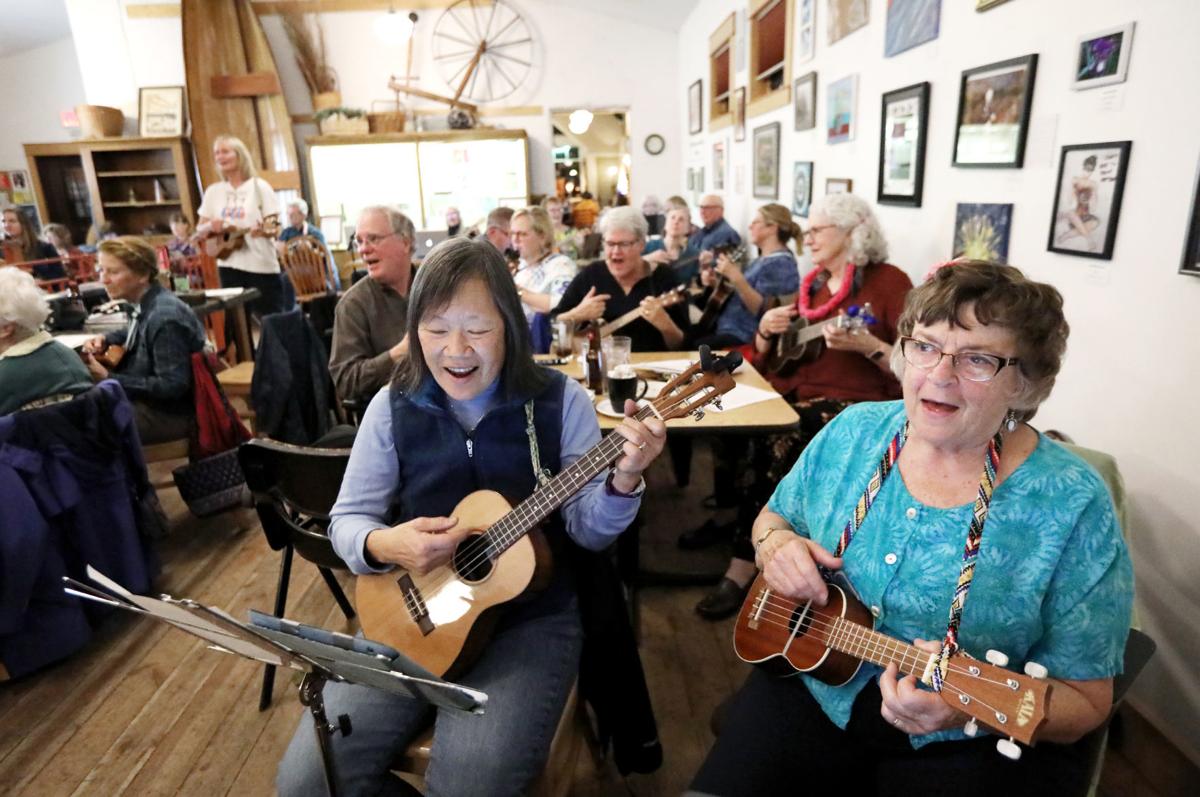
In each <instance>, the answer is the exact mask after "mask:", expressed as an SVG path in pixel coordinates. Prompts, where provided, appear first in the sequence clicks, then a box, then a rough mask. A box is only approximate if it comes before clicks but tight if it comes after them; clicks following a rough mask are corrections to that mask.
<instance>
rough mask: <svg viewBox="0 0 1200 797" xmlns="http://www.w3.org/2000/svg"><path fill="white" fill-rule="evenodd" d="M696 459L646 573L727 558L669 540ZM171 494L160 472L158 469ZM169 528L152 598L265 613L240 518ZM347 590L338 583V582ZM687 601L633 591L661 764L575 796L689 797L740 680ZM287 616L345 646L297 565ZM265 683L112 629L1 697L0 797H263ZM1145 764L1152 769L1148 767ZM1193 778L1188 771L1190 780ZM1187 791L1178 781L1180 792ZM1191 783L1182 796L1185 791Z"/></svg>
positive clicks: (263, 552)
mask: <svg viewBox="0 0 1200 797" xmlns="http://www.w3.org/2000/svg"><path fill="white" fill-rule="evenodd" d="M704 455H705V452H703V451H702V450H698V452H697V462H696V466H697V467H696V468H695V469H694V472H695V473H696V474H697V479H696V481H697V482H698V483H697V484H695V485H693V487H692V488H691V489H687V490H681V489H678V488H676V487H674V486H673V484H671V483H670V479H669V476H668V472H667V469H666V467H665V465H664V466H662V467H658V466H656V469H655V471H654V473H653V474H652V475H653V478H652V479H651V492H652V498H651V499H650V500H648V501H647V529H648V531H647V534H646V537H645V540H644V544H643V545H642V551H643V555H644V558H645V560H646V562H645V563H646V565H647V566H653V567H659V568H663V569H666V568H671V569H676V570H678V569H685V568H689V567H692V568H697V569H700V570H704V569H706V568H707V569H712V568H714V567H716V568H718V569H719V567H720V565H721V562H722V560H723V557H724V554H723V553H721V552H706V553H702V554H686V555H685V554H680V553H679V552H677V551H676V550H675V546H674V544H673V540H674V538H675V536H676V535H677V534H678V532H679V531H681V530H683V529H685V528H688V527H689V526H690V525H692V524H694V523H695V522H697V521H698V520H699V519H702V518H703V517H704V515H703V512H702V510H700V508H699V501H700V498H701V496H702V495H703V494H704V493H705V492H707V490H706V489H704V488H705V487H707V486H708V484H709V479H708V478H706V477H702V476H700V475H699V474H703V473H705V472H706V470H705V467H704V463H705V462H706V461H707V460H706V458H705V456H704ZM153 475H154V477H155V480H156V481H158V482H160V483H168V484H169V468H166V467H162V466H155V468H154V470H153ZM159 492H160V495H161V496H162V497H163V500H164V504H165V505H166V508H167V510H168V514H169V515H170V517H171V520H172V523H173V526H174V528H175V531H174V534H173V535H172V536H171V537H170V538H169V539H168V540H166V541H164V542H163V543H161V544H159V546H158V551H159V553H160V555H161V558H162V561H163V570H162V576H161V578H160V579H159V582H158V585H157V586H158V589H160V590H161V591H163V592H167V593H170V594H172V595H175V596H176V597H185V596H186V597H190V598H193V599H195V600H198V601H200V602H202V603H205V604H210V605H216V606H220V607H222V608H224V609H226V610H227V611H229V612H231V613H232V614H233V615H234V616H239V617H244V616H245V613H246V610H247V609H249V608H258V609H262V610H268V611H269V610H270V608H271V606H272V601H273V597H274V594H275V583H276V578H277V568H278V561H279V560H278V554H276V553H275V552H273V551H271V550H270V549H269V548H268V546H267V545H266V542H265V540H264V538H263V536H262V532H261V530H260V529H259V527H258V522H257V517H256V516H255V514H254V512H253V511H252V510H239V511H237V512H231V513H227V514H224V515H222V516H220V517H218V518H215V519H210V520H206V521H200V520H196V519H195V518H192V517H191V516H190V515H189V514H188V513H187V511H186V509H185V508H184V507H183V506H182V504H181V503H180V501H179V498H178V494H177V493H176V492H175V490H174V489H173V488H170V487H164V488H162V489H160V491H159ZM343 581H344V582H348V579H343ZM703 591H704V590H703V588H700V587H686V588H684V587H647V588H643V589H641V590H640V591H639V599H638V624H639V629H640V634H641V652H642V661H643V664H644V666H645V668H646V673H647V679H648V681H649V687H650V693H651V695H652V697H653V700H654V706H655V712H656V715H657V719H658V723H659V731H660V736H661V739H662V744H663V749H664V752H665V759H664V762H663V766H662V768H661V769H660V770H659V771H657V772H655V773H653V774H650V775H633V776H630V777H629V778H628V779H622V778H621V777H620V776H619V775H618V774H617V772H616V769H615V767H614V766H613V765H612V763H611V761H605V762H602V763H600V764H599V765H597V764H596V763H595V762H594V761H593V759H592V758H591V757H590V756H587V755H584V756H581V758H580V763H579V765H578V767H577V770H576V777H575V786H574V788H573V790H572V793H573V794H576V795H581V796H582V797H598V796H600V795H624V794H633V795H637V796H638V797H654V796H655V795H663V796H664V797H665V796H666V795H677V794H679V793H680V792H681V791H683V789H685V788H686V786H687V784H688V781H689V779H690V778H691V776H692V775H693V773H695V771H696V769H697V768H698V766H699V764H700V762H701V761H702V760H703V757H704V755H705V752H706V751H707V749H708V746H709V744H710V743H711V741H712V736H711V734H710V732H709V729H708V722H709V717H710V715H711V713H712V709H713V707H714V706H716V705H717V704H718V703H719V702H720V701H721V700H723V699H724V698H725V697H726V696H727V695H728V694H730V693H731V692H732V691H733V689H734V688H735V687H736V685H737V684H738V683H739V682H740V680H741V679H742V678H743V677H744V676H745V673H746V671H747V668H746V666H745V665H743V664H741V663H740V662H738V661H737V660H736V659H735V657H734V656H733V653H732V649H731V647H730V635H731V628H732V620H730V621H725V622H723V623H716V624H714V623H707V622H704V621H702V620H701V619H699V618H698V617H697V616H696V615H695V613H694V612H693V609H692V607H693V605H694V604H695V602H696V600H698V599H699V597H700V596H701V595H702V594H703ZM287 615H288V616H289V617H291V618H293V619H296V620H299V621H302V622H307V623H315V624H318V625H322V626H325V627H327V628H332V629H339V630H346V631H354V630H356V628H355V627H354V626H352V625H351V624H348V623H347V622H346V621H345V618H344V617H342V615H341V613H340V611H339V610H338V609H337V607H336V605H335V604H334V602H333V599H332V597H331V596H330V594H329V591H328V589H327V588H326V587H325V585H324V583H323V582H322V581H321V579H320V577H319V576H318V574H317V571H316V569H315V568H314V567H312V566H310V565H308V564H307V563H306V562H303V561H302V560H300V559H299V558H297V561H296V565H295V567H294V568H293V575H292V582H291V594H290V599H289V601H288V609H287ZM261 674H262V670H261V668H260V667H259V666H257V665H255V664H253V663H251V662H248V661H245V660H243V659H240V658H234V657H231V656H228V655H224V654H220V653H216V652H213V651H209V650H206V649H205V648H204V646H203V644H202V643H201V642H199V641H198V640H195V639H194V638H192V637H190V636H187V635H185V634H183V633H180V632H178V631H175V630H172V629H168V628H167V627H165V626H162V625H160V624H157V623H152V622H149V621H143V620H140V619H139V618H136V617H131V616H127V615H121V616H113V617H111V618H109V620H108V621H107V622H106V623H105V624H104V626H103V627H102V629H101V630H100V632H99V633H98V634H97V635H96V637H95V639H94V640H93V641H92V643H91V644H90V645H89V646H88V648H87V649H85V650H84V651H83V652H81V653H80V654H78V655H76V656H74V657H73V658H71V659H69V660H68V661H66V662H63V663H62V664H60V665H58V666H56V667H52V668H49V669H47V670H45V671H43V672H40V673H37V674H35V675H33V676H30V677H26V678H23V679H19V680H17V681H15V682H10V683H2V684H0V794H14V795H37V797H43V796H44V795H72V794H95V795H119V794H134V795H158V794H162V795H168V794H183V795H205V797H208V796H209V795H222V794H228V795H267V794H271V793H273V778H274V774H275V767H276V764H277V762H278V761H279V759H280V757H281V755H282V753H283V750H284V748H285V747H286V745H287V743H288V740H289V739H290V737H291V735H292V733H293V731H294V730H295V728H296V726H297V723H298V722H299V721H300V719H301V715H302V712H303V709H302V707H301V706H300V705H299V703H298V701H297V699H296V696H295V687H296V685H297V684H298V682H299V676H298V675H296V676H293V675H292V674H291V673H289V672H282V673H280V676H279V677H278V678H277V680H276V686H275V699H274V703H273V704H272V706H271V708H270V709H269V710H267V711H265V712H261V713H260V712H259V711H258V693H259V685H260V682H261ZM1144 754H1145V750H1144V748H1137V755H1136V757H1135V758H1134V760H1131V759H1130V758H1128V757H1121V756H1118V757H1115V758H1114V761H1113V764H1114V767H1113V772H1112V775H1111V777H1109V774H1108V773H1107V772H1106V782H1105V784H1104V787H1103V788H1102V790H1101V793H1102V794H1105V795H1112V797H1116V795H1128V794H1137V795H1147V796H1148V797H1158V795H1164V796H1165V795H1168V794H1183V793H1184V789H1182V788H1181V789H1179V790H1176V789H1173V788H1171V787H1170V786H1166V787H1164V786H1163V785H1162V779H1161V777H1158V778H1153V780H1154V781H1156V783H1155V784H1154V785H1152V784H1151V782H1150V780H1149V779H1147V778H1146V777H1145V776H1143V775H1142V774H1140V773H1139V771H1138V770H1139V768H1140V764H1139V762H1138V761H1137V760H1136V758H1141V757H1143V756H1144ZM1158 760H1162V757H1161V756H1160V757H1159V758H1158ZM1193 772H1194V770H1193ZM1187 782H1188V781H1186V780H1185V781H1183V783H1187ZM1192 783H1193V784H1194V781H1192Z"/></svg>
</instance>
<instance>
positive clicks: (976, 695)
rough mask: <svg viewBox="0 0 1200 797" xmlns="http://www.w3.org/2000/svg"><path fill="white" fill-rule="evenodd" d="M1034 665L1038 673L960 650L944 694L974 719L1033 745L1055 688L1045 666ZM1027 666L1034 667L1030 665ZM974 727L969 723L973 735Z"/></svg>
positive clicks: (944, 685) (1044, 719)
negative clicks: (1010, 667) (982, 659)
mask: <svg viewBox="0 0 1200 797" xmlns="http://www.w3.org/2000/svg"><path fill="white" fill-rule="evenodd" d="M1034 667H1036V669H1035V670H1034V672H1035V673H1037V674H1036V675H1030V674H1028V673H1015V672H1013V671H1011V670H1006V669H1004V668H1003V667H998V666H996V665H994V664H989V663H987V662H985V661H980V660H978V659H974V658H971V657H970V656H968V655H966V654H964V653H958V654H955V655H954V656H952V657H951V658H950V666H949V667H948V668H947V673H946V677H945V681H944V683H943V687H942V691H941V693H940V694H941V697H942V699H943V700H945V701H946V702H947V703H949V704H950V705H951V706H953V707H954V708H956V709H958V710H959V711H961V712H963V713H964V714H967V715H968V716H970V717H971V718H972V722H973V723H977V724H978V725H983V726H986V727H987V728H988V729H990V730H992V731H994V732H995V733H997V734H998V735H1000V736H1006V737H1009V738H1010V739H1015V740H1017V741H1018V742H1021V743H1022V744H1025V745H1032V744H1033V743H1034V737H1035V735H1036V734H1037V732H1038V729H1039V728H1041V726H1042V723H1044V722H1045V721H1046V711H1047V708H1048V706H1049V703H1050V692H1051V689H1052V685H1051V684H1050V683H1049V682H1048V681H1047V680H1046V678H1045V676H1044V672H1045V670H1044V668H1041V667H1037V665H1034ZM1026 669H1027V670H1030V669H1031V667H1030V666H1029V665H1027V666H1026ZM970 728H971V723H968V735H972V734H971V731H970ZM1001 752H1004V753H1005V755H1010V753H1008V752H1005V751H1004V750H1001Z"/></svg>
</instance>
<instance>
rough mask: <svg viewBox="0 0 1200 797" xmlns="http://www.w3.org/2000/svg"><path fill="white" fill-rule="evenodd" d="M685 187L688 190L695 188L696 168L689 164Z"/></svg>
mask: <svg viewBox="0 0 1200 797" xmlns="http://www.w3.org/2000/svg"><path fill="white" fill-rule="evenodd" d="M687 189H688V190H689V191H695V190H696V170H695V169H694V168H692V167H690V166H689V167H688V170H687Z"/></svg>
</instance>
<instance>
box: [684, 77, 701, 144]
mask: <svg viewBox="0 0 1200 797" xmlns="http://www.w3.org/2000/svg"><path fill="white" fill-rule="evenodd" d="M700 84H701V81H699V80H697V81H696V82H695V83H693V84H692V85H690V86H688V106H687V107H688V132H689V133H699V132H700V131H701V130H703V129H704V121H703V118H702V117H701V115H700V112H701V107H700V102H701V100H700V89H701V85H700Z"/></svg>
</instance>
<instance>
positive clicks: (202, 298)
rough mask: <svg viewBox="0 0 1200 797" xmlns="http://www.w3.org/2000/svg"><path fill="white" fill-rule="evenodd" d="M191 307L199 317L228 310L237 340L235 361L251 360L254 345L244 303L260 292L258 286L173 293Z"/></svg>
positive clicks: (259, 294) (252, 299)
mask: <svg viewBox="0 0 1200 797" xmlns="http://www.w3.org/2000/svg"><path fill="white" fill-rule="evenodd" d="M175 295H176V296H178V297H179V298H180V299H182V300H183V301H184V302H186V303H187V304H188V306H189V307H191V308H192V312H193V313H195V314H196V315H197V316H198V317H199V318H200V319H202V320H203V319H204V317H205V316H207V315H210V314H212V313H220V312H225V311H228V312H229V318H231V319H232V320H233V334H234V339H235V341H236V342H237V358H236V359H235V363H243V362H253V360H254V346H253V345H252V344H251V341H250V322H249V321H248V320H247V319H246V303H247V302H251V301H254V300H255V299H257V298H258V297H259V296H261V295H262V294H261V293H260V292H259V290H258V288H216V289H210V290H204V291H189V292H185V293H177V294H175Z"/></svg>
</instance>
